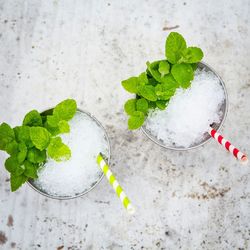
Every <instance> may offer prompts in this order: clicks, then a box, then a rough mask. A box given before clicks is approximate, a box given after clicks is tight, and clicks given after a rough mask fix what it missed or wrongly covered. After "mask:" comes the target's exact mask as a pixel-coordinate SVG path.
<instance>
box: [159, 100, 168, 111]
mask: <svg viewBox="0 0 250 250" xmlns="http://www.w3.org/2000/svg"><path fill="white" fill-rule="evenodd" d="M167 104H168V102H167V101H161V100H158V101H156V106H157V107H158V108H159V109H161V110H164V109H165V108H166V106H167Z"/></svg>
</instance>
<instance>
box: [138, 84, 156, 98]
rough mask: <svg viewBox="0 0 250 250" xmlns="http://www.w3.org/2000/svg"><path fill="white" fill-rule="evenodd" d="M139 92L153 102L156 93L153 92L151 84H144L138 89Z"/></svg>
mask: <svg viewBox="0 0 250 250" xmlns="http://www.w3.org/2000/svg"><path fill="white" fill-rule="evenodd" d="M139 94H140V95H141V96H142V97H144V98H145V99H147V100H149V101H153V102H155V101H156V100H157V95H156V94H155V88H154V86H152V85H144V86H141V87H140V89H139Z"/></svg>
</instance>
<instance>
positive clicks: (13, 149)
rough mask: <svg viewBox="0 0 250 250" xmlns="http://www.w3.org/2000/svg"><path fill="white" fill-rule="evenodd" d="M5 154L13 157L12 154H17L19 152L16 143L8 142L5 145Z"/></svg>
mask: <svg viewBox="0 0 250 250" xmlns="http://www.w3.org/2000/svg"><path fill="white" fill-rule="evenodd" d="M5 150H6V152H7V153H8V154H9V155H14V154H17V153H18V152H19V149H18V143H17V142H16V141H15V140H13V141H12V142H9V143H8V144H7V145H6V148H5Z"/></svg>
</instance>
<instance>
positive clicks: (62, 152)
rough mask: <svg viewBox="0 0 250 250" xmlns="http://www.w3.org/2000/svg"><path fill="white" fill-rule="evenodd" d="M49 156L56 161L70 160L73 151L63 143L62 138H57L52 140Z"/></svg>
mask: <svg viewBox="0 0 250 250" xmlns="http://www.w3.org/2000/svg"><path fill="white" fill-rule="evenodd" d="M48 155H49V157H51V158H52V159H54V160H55V161H62V160H68V159H69V158H70V157H71V151H70V149H69V147H68V146H67V145H65V144H64V143H63V142H62V139H61V138H60V137H55V138H51V140H50V144H49V146H48Z"/></svg>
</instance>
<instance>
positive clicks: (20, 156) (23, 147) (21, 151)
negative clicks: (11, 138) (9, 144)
mask: <svg viewBox="0 0 250 250" xmlns="http://www.w3.org/2000/svg"><path fill="white" fill-rule="evenodd" d="M18 150H19V152H18V153H17V161H18V162H19V163H20V164H21V163H23V161H24V160H25V158H26V156H27V147H26V145H25V143H24V142H21V143H19V144H18Z"/></svg>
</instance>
